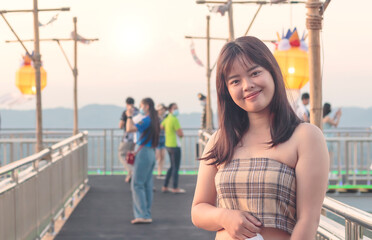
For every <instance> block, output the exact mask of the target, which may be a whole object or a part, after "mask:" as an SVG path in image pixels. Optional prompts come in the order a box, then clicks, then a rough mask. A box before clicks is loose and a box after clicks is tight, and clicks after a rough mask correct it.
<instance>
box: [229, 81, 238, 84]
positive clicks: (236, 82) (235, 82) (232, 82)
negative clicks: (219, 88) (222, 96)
mask: <svg viewBox="0 0 372 240" xmlns="http://www.w3.org/2000/svg"><path fill="white" fill-rule="evenodd" d="M238 83H239V80H232V81H231V82H230V84H231V85H236V84H238Z"/></svg>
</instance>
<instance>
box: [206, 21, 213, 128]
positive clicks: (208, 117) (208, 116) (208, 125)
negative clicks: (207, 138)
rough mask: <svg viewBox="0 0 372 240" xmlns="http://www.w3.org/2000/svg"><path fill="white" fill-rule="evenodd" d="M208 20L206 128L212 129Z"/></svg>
mask: <svg viewBox="0 0 372 240" xmlns="http://www.w3.org/2000/svg"><path fill="white" fill-rule="evenodd" d="M209 20H210V17H209V16H207V67H206V69H207V106H206V108H207V109H206V110H207V111H206V128H207V130H208V131H211V130H213V122H212V121H213V120H212V117H213V116H212V105H211V67H210V34H209V32H210V31H209Z"/></svg>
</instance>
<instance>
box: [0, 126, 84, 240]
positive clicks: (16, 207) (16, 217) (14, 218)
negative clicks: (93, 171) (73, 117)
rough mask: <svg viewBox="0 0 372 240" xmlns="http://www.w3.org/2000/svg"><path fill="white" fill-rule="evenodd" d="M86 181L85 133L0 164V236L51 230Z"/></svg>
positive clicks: (36, 235)
mask: <svg viewBox="0 0 372 240" xmlns="http://www.w3.org/2000/svg"><path fill="white" fill-rule="evenodd" d="M87 180H88V178H87V132H84V133H80V134H77V135H75V136H72V137H70V138H68V139H66V140H63V141H61V142H59V143H57V144H54V145H52V146H51V147H48V148H46V149H44V150H43V151H41V152H39V153H36V154H33V155H31V156H29V157H26V158H23V159H21V160H18V161H14V162H12V163H9V164H7V165H5V166H3V167H0V213H1V214H0V239H39V238H40V236H42V235H43V234H44V233H46V232H47V231H51V232H53V231H54V221H55V220H56V219H57V218H58V217H59V216H62V217H64V210H65V207H66V206H67V205H69V204H70V205H71V204H73V202H74V196H75V195H76V194H77V195H79V194H80V192H82V191H84V189H85V186H86V183H87Z"/></svg>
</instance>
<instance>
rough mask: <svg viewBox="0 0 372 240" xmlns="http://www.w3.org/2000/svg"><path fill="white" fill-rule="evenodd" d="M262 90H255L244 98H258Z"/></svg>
mask: <svg viewBox="0 0 372 240" xmlns="http://www.w3.org/2000/svg"><path fill="white" fill-rule="evenodd" d="M261 92H262V90H260V91H256V92H253V93H251V94H249V95H248V96H246V97H244V100H252V99H254V98H256V97H257V96H258V95H259V94H260V93H261Z"/></svg>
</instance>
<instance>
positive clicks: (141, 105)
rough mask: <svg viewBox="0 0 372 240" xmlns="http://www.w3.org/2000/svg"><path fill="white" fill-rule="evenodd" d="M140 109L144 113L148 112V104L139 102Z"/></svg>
mask: <svg viewBox="0 0 372 240" xmlns="http://www.w3.org/2000/svg"><path fill="white" fill-rule="evenodd" d="M140 109H142V110H143V112H144V113H145V115H147V114H148V113H149V105H147V104H145V103H143V102H141V103H140Z"/></svg>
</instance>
